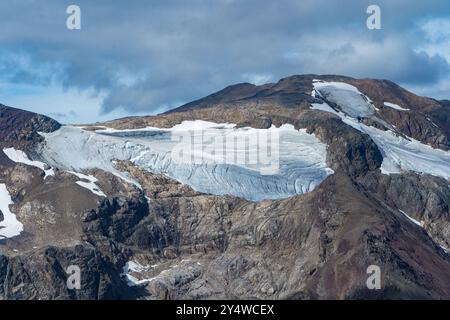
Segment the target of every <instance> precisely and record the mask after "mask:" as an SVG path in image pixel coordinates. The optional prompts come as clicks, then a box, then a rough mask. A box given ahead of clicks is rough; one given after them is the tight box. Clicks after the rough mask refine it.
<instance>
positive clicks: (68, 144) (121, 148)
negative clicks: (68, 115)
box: [38, 120, 333, 201]
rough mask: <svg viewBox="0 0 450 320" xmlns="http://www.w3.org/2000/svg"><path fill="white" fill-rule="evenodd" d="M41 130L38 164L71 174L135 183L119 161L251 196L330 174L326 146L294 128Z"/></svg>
mask: <svg viewBox="0 0 450 320" xmlns="http://www.w3.org/2000/svg"><path fill="white" fill-rule="evenodd" d="M41 135H42V136H43V137H44V138H45V141H44V143H43V144H42V145H41V147H40V149H39V150H38V152H39V154H40V158H41V159H40V160H41V161H43V162H45V163H47V164H49V165H51V166H54V167H56V168H59V169H62V170H67V171H74V172H83V171H84V170H88V169H94V168H98V169H102V170H104V171H108V172H111V173H112V174H114V175H117V176H119V177H121V178H122V179H125V180H126V181H128V182H133V183H135V184H136V185H137V186H139V184H138V183H137V182H136V181H134V180H133V179H132V178H130V177H129V176H128V175H127V173H124V172H120V171H119V170H117V169H116V168H115V166H114V162H115V161H116V160H128V161H131V162H133V163H134V164H135V165H137V166H139V167H141V168H144V169H145V170H148V171H150V172H153V173H162V174H166V175H167V176H169V177H172V178H174V179H176V180H178V181H179V182H181V183H183V184H187V185H189V186H191V187H193V188H194V189H195V190H197V191H200V192H203V193H208V194H215V195H233V196H237V197H241V198H245V199H248V200H252V201H260V200H264V199H281V198H287V197H290V196H293V195H298V194H303V193H306V192H310V191H312V190H313V189H314V188H315V187H317V186H318V185H319V184H320V183H321V182H322V181H323V180H324V179H325V178H326V177H327V176H328V175H330V174H333V170H332V169H330V168H328V167H327V164H326V155H327V146H326V144H323V143H321V142H320V141H319V140H318V139H317V138H316V137H315V136H314V135H313V134H308V133H306V131H305V130H295V129H294V127H293V126H292V125H283V126H281V127H280V128H276V127H272V128H269V129H253V128H236V127H235V125H234V124H217V123H212V122H206V121H199V120H197V121H184V122H183V123H181V124H180V125H176V126H174V127H173V128H169V129H162V128H152V127H148V128H142V129H135V130H115V129H111V128H104V129H101V130H97V131H92V130H85V129H84V128H82V127H76V126H63V127H61V128H60V129H59V130H57V131H55V132H52V133H41ZM262 151H263V152H262Z"/></svg>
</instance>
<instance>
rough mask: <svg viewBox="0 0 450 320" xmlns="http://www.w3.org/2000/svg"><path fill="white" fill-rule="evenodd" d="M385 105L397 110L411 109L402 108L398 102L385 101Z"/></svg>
mask: <svg viewBox="0 0 450 320" xmlns="http://www.w3.org/2000/svg"><path fill="white" fill-rule="evenodd" d="M384 105H385V106H386V107H389V108H392V109H395V110H400V111H408V110H409V109H405V108H402V107H400V106H399V105H398V104H395V103H391V102H385V103H384Z"/></svg>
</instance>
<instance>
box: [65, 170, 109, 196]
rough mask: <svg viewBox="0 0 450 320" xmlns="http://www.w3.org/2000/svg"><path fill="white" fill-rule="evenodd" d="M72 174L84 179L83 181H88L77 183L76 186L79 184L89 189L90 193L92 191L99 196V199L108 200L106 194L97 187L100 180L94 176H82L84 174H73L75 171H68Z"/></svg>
mask: <svg viewBox="0 0 450 320" xmlns="http://www.w3.org/2000/svg"><path fill="white" fill-rule="evenodd" d="M67 172H69V173H70V174H73V175H74V176H76V177H78V178H80V179H82V180H87V182H86V181H77V182H76V184H78V185H79V186H81V187H83V188H85V189H88V190H89V191H91V192H92V193H93V194H95V195H97V196H99V197H105V198H106V194H105V193H104V192H103V191H102V190H101V189H100V187H99V186H97V185H96V184H95V183H96V182H97V181H98V179H97V178H96V177H94V176H92V175H86V174H82V173H77V172H73V171H67Z"/></svg>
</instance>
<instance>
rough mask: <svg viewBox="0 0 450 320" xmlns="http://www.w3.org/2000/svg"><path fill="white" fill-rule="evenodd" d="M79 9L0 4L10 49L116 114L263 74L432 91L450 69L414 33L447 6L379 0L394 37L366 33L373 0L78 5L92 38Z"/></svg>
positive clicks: (2, 39) (102, 1) (50, 0)
mask: <svg viewBox="0 0 450 320" xmlns="http://www.w3.org/2000/svg"><path fill="white" fill-rule="evenodd" d="M72 2H73V1H70V2H69V1H59V0H47V1H36V0H34V1H33V0H22V1H14V2H12V1H8V2H6V1H5V2H2V3H0V12H3V13H4V15H5V17H4V19H2V20H0V28H1V29H2V33H1V34H0V45H1V46H2V48H4V49H5V50H9V51H10V52H19V51H25V52H27V53H28V54H29V55H30V56H31V57H32V61H33V66H36V68H37V69H38V70H39V66H43V65H46V66H48V68H47V69H48V73H49V74H50V75H49V76H51V79H54V78H56V81H58V82H59V83H60V84H61V85H62V86H64V87H65V88H72V87H75V88H78V89H81V90H84V89H88V88H89V89H90V88H94V89H95V90H96V91H97V92H98V93H102V94H104V95H105V99H104V101H103V105H102V112H104V113H108V112H111V111H113V110H115V109H125V110H127V111H128V112H130V113H142V112H148V113H152V112H159V111H162V110H164V109H166V108H169V107H173V106H176V105H177V104H180V103H182V102H188V101H190V100H192V99H195V98H199V97H201V96H203V95H206V94H209V93H211V92H212V91H215V90H219V89H221V88H222V87H224V86H226V85H228V84H232V83H236V82H241V81H242V80H243V78H245V77H247V75H252V74H256V75H271V76H272V78H273V79H276V78H281V77H284V76H288V75H291V74H299V73H341V74H346V75H350V76H358V77H378V78H389V79H391V80H394V81H399V82H401V83H406V84H408V83H411V84H419V83H423V84H428V85H429V84H432V83H435V82H437V81H439V80H441V79H442V78H444V77H449V73H450V71H449V65H448V62H447V61H446V60H445V59H444V58H443V57H441V56H439V55H436V56H431V57H430V56H428V55H427V54H425V53H423V52H422V53H420V52H419V53H418V52H415V51H414V48H415V45H416V44H417V43H420V42H422V41H424V38H423V37H424V35H423V34H422V33H420V32H414V28H417V23H419V22H420V21H421V19H423V17H424V16H429V17H434V16H436V17H442V16H447V17H450V6H448V3H447V1H446V0H442V1H440V0H437V1H434V2H433V5H430V4H429V3H428V4H427V3H414V4H411V1H406V0H396V1H393V0H389V1H388V0H385V1H378V2H379V5H380V6H381V8H382V17H383V30H382V31H368V30H367V29H366V27H365V20H366V18H367V15H366V12H365V9H366V8H367V6H368V5H369V4H372V1H365V0H363V1H361V0H351V1H346V5H345V6H343V5H342V2H341V1H337V0H336V1H329V0H326V1H325V0H315V1H313V0H306V1H305V0H302V1H300V0H298V1H292V0H280V1H260V0H239V1H233V0H216V1H201V0H191V1H185V0H168V1H139V0H135V1H114V0H108V1H106V0H98V1H87V0H78V1H75V2H76V3H77V4H78V5H79V6H80V7H81V9H82V30H80V31H68V30H67V29H66V28H65V18H66V15H65V8H66V7H67V5H69V4H72ZM24 21H27V23H23V22H24ZM13 69H14V65H9V66H8V67H5V68H3V69H2V68H1V64H0V70H1V71H2V73H8V72H11V73H12V74H13V75H14V81H19V82H20V81H23V82H27V81H28V82H31V81H37V80H36V79H33V75H34V76H35V77H37V76H39V77H42V79H45V77H46V75H45V73H44V74H41V73H39V72H37V73H33V72H31V73H30V74H26V73H23V74H21V73H20V72H19V71H17V72H15V73H14V72H13V71H12V70H13ZM24 71H26V70H24ZM39 77H38V78H39Z"/></svg>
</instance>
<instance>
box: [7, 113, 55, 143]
mask: <svg viewBox="0 0 450 320" xmlns="http://www.w3.org/2000/svg"><path fill="white" fill-rule="evenodd" d="M60 126H61V125H60V124H59V123H58V122H57V121H55V120H53V119H51V118H48V117H46V116H43V115H40V114H36V113H33V112H28V111H24V110H20V109H15V108H11V107H6V106H4V105H0V147H1V148H5V147H16V149H20V150H23V151H29V150H30V151H31V150H32V149H33V147H35V146H36V144H37V143H39V142H41V141H42V140H43V138H42V137H41V136H40V135H39V134H38V132H53V131H55V130H57V129H59V127H60Z"/></svg>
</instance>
